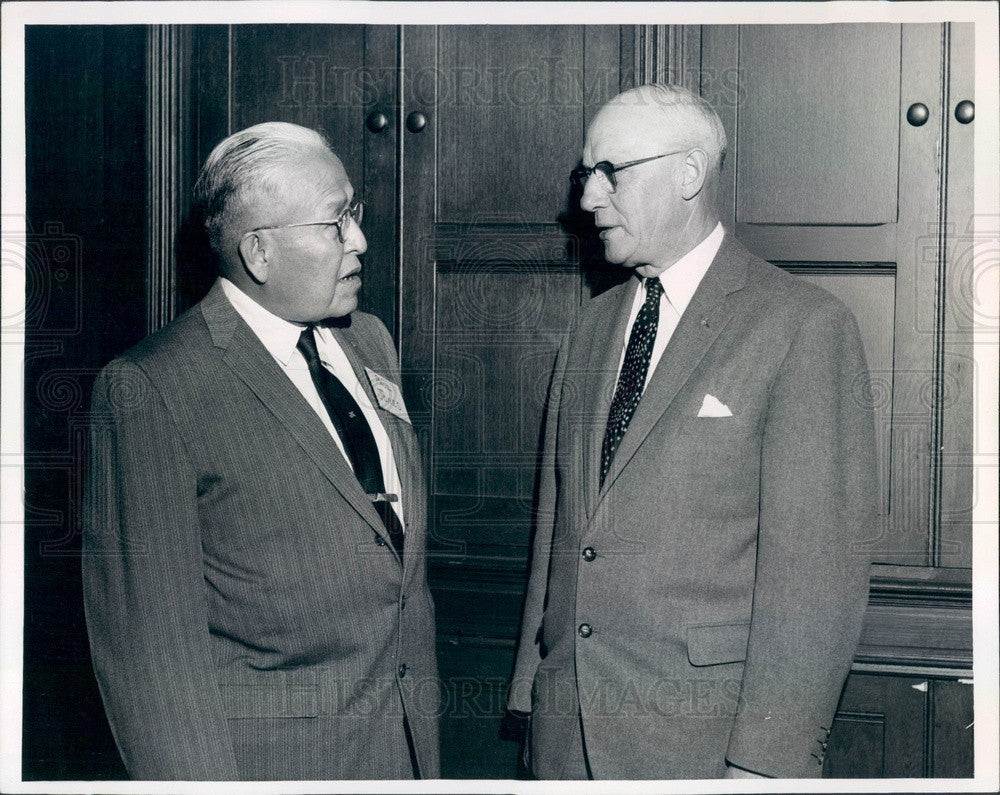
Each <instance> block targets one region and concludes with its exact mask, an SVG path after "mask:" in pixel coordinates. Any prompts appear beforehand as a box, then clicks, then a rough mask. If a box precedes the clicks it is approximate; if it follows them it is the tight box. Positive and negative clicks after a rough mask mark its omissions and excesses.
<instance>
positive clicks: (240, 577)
mask: <svg viewBox="0 0 1000 795" xmlns="http://www.w3.org/2000/svg"><path fill="white" fill-rule="evenodd" d="M335 333H336V334H337V336H338V339H339V341H340V343H341V345H342V346H343V348H344V350H345V352H346V353H347V355H348V358H349V359H350V360H351V363H352V365H353V366H354V369H355V371H356V372H357V373H358V375H359V378H360V380H361V383H362V384H363V385H365V388H366V389H368V388H369V384H368V379H367V377H366V375H365V372H364V365H367V366H369V367H371V368H372V369H373V370H375V371H377V372H379V373H381V374H382V375H383V376H385V377H386V378H389V379H391V380H392V381H394V382H396V383H397V384H398V383H399V370H398V362H397V359H396V355H395V351H394V349H393V346H392V341H391V339H390V337H389V335H388V333H387V332H386V330H385V327H384V326H383V325H382V324H381V323H380V322H379V321H378V320H377V319H376V318H374V317H372V316H370V315H366V314H364V313H360V312H357V313H354V314H353V315H351V318H350V325H349V326H348V327H346V328H343V329H340V330H337V331H336V332H335ZM369 398H370V399H371V400H372V402H373V405H376V406H377V405H378V404H377V402H376V401H375V398H374V397H373V396H372V395H371V394H370V393H369ZM92 413H93V415H92V416H93V431H92V456H91V466H90V472H89V476H88V493H87V506H86V519H85V535H84V558H83V574H84V597H85V604H86V613H87V625H88V629H89V633H90V642H91V649H92V653H93V660H94V668H95V671H96V673H97V679H98V683H99V685H100V689H101V693H102V695H103V698H104V702H105V706H106V709H107V713H108V717H109V720H110V723H111V727H112V731H113V732H114V735H115V739H116V741H117V743H118V747H119V749H120V750H121V753H122V757H123V759H124V761H125V765H126V767H127V769H128V772H129V775H130V776H132V777H133V778H139V779H195V780H198V779H344V778H348V779H353V778H386V779H393V778H410V777H412V775H413V773H412V767H411V764H410V759H409V752H408V749H407V742H406V738H405V736H404V729H403V718H404V715H405V716H406V717H407V718H408V720H409V724H410V726H411V727H412V734H413V740H414V744H415V750H416V756H417V758H418V760H419V765H420V772H421V774H422V775H423V776H424V777H427V778H433V777H437V776H438V726H437V714H438V695H439V690H438V680H437V666H436V661H435V646H434V607H433V604H432V601H431V595H430V592H429V591H428V589H427V584H426V574H425V560H424V557H425V556H424V550H425V533H426V509H425V492H424V481H423V473H422V468H421V463H420V456H419V451H418V447H417V441H416V437H415V435H414V433H413V430H412V428H411V427H410V426H409V425H408V424H407V423H406V422H404V421H402V420H400V419H398V418H397V417H395V416H394V415H392V414H390V413H389V412H386V411H382V410H381V409H380V410H379V414H380V416H381V419H382V422H383V424H384V425H385V428H386V431H387V433H388V435H389V438H390V440H391V443H392V446H393V452H394V455H395V458H396V462H397V465H398V468H399V473H400V477H401V479H402V492H403V493H402V499H403V501H404V502H403V504H404V511H405V515H406V518H407V528H406V529H407V537H406V550H405V552H406V554H405V556H404V562H403V563H402V564H401V562H400V559H399V557H398V556H397V555H396V553H395V551H394V549H393V547H392V546H391V544H390V543H389V538H388V535H387V533H386V531H385V528H384V526H383V524H382V522H381V520H380V519H379V516H378V514H377V513H376V511H375V509H374V508H373V507H372V504H371V502H370V501H369V499H368V498H367V497H366V496H365V494H364V493H363V492H362V490H361V487H360V485H359V484H358V481H357V479H356V478H355V477H354V475H353V474H352V472H351V471H350V468H349V467H348V465H347V463H346V462H345V460H344V457H343V455H342V454H341V453H340V451H339V450H338V449H337V446H336V444H335V443H334V441H333V439H332V438H331V437H330V435H329V433H328V432H327V430H326V429H325V428H324V426H323V424H322V422H321V421H320V419H319V417H317V416H316V414H315V412H314V411H313V409H312V408H311V407H310V406H309V405H308V404H307V403H306V401H305V400H304V398H303V397H302V396H301V394H300V393H299V392H298V390H297V389H296V388H295V386H294V385H293V384H292V383H291V381H290V380H289V379H288V377H287V376H286V375H285V374H284V373H283V372H282V370H281V369H280V367H279V366H278V365H277V364H276V363H275V361H274V360H273V359H272V358H271V356H270V354H268V352H267V350H266V349H265V348H264V346H263V345H262V344H261V343H260V341H259V340H258V339H257V337H256V336H255V335H254V333H253V332H252V331H251V330H250V328H249V327H248V326H247V325H246V323H245V322H244V321H243V319H242V318H241V317H240V316H239V315H238V314H237V312H236V310H235V309H234V308H233V307H232V305H231V304H230V303H229V301H228V300H227V299H226V297H225V294H224V293H223V292H222V290H221V288H220V286H219V285H218V284H217V285H216V286H215V287H214V288H213V289H212V291H211V292H210V293H209V295H208V296H207V297H206V298H205V299H204V300H203V301H202V302H201V303H200V304H199V305H198V306H196V307H194V308H193V309H192V310H191V311H190V312H188V313H186V314H185V315H183V316H182V317H180V318H178V319H177V320H176V321H175V322H173V323H171V324H170V325H169V326H167V327H166V328H164V329H163V330H162V331H160V332H158V333H157V334H154V335H153V336H151V337H149V338H148V339H146V340H145V341H143V342H142V343H140V344H139V345H138V346H136V347H135V348H133V349H132V350H130V351H128V352H127V353H126V354H125V355H124V356H122V357H121V358H119V359H116V360H115V361H114V362H112V363H111V364H110V365H108V367H107V368H105V370H104V371H103V372H102V373H101V375H100V376H99V378H98V380H97V383H96V385H95V388H94V398H93V407H92Z"/></svg>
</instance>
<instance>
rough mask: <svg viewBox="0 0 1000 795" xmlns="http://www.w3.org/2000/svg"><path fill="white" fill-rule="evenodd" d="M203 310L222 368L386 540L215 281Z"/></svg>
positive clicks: (349, 476)
mask: <svg viewBox="0 0 1000 795" xmlns="http://www.w3.org/2000/svg"><path fill="white" fill-rule="evenodd" d="M201 309H202V314H203V316H204V317H205V321H206V323H207V324H208V327H209V331H210V333H211V335H212V341H213V343H214V344H215V346H216V347H217V348H221V349H222V360H223V361H224V362H225V363H226V365H227V366H228V367H229V368H230V369H231V370H232V371H233V372H234V373H235V374H236V376H237V377H238V378H239V379H240V380H242V381H243V383H245V384H246V385H247V386H248V387H249V388H250V389H251V390H252V391H253V393H254V394H255V395H256V396H257V398H258V399H259V400H260V401H261V403H263V404H264V405H265V406H266V407H267V409H268V410H269V411H270V412H271V414H273V415H274V417H275V419H276V420H277V421H278V422H280V423H281V424H282V426H283V427H284V428H285V429H286V430H287V431H288V433H289V435H290V436H291V437H292V438H293V439H294V440H295V441H296V443H298V445H299V446H300V447H301V448H302V449H303V451H304V452H305V453H306V455H307V456H308V457H309V458H311V459H312V461H313V462H314V463H315V464H316V466H317V467H319V469H320V471H321V472H322V473H323V474H324V475H325V476H326V478H327V479H328V480H329V481H330V482H331V483H332V484H333V486H334V488H336V489H337V491H338V492H340V494H341V496H342V497H343V498H344V499H345V500H346V501H347V503H348V504H349V505H351V506H352V507H353V508H354V509H355V510H356V511H357V512H358V514H360V516H361V517H362V518H363V519H364V520H365V521H366V522H368V524H370V525H371V526H372V528H373V529H374V530H375V531H376V532H377V533H379V534H380V535H381V536H383V538H384V539H385V540H386V542H389V535H388V533H387V532H386V529H385V526H384V525H383V524H382V520H381V519H380V518H379V515H378V513H377V512H376V511H375V508H374V507H373V506H372V504H371V501H370V500H369V499H368V498H367V496H366V495H365V493H364V492H363V491H362V489H361V484H360V483H358V479H357V478H356V477H355V476H354V473H353V472H352V471H351V468H350V467H349V466H348V465H347V462H346V461H345V460H344V456H343V454H342V453H341V452H340V449H339V448H338V447H337V444H336V442H334V440H333V439H332V437H331V436H330V433H329V432H328V431H327V429H326V427H325V426H324V425H323V422H322V421H321V420H320V418H319V417H317V416H316V412H315V411H313V409H312V407H311V406H310V405H309V403H308V402H306V399H305V398H304V397H302V394H301V393H300V392H299V390H298V389H296V388H295V385H294V384H293V383H292V382H291V380H289V378H288V376H287V375H285V373H284V372H283V371H282V370H281V367H280V366H279V365H278V363H277V362H275V361H274V359H273V358H272V356H271V355H270V354H269V353H268V352H267V349H266V348H265V347H264V345H263V343H261V341H260V340H259V339H258V338H257V335H256V334H254V333H253V331H252V330H251V329H250V327H249V326H248V325H247V324H246V323H245V322H244V321H243V318H241V317H240V316H239V313H238V312H237V311H236V310H235V309H234V308H233V306H232V304H230V303H229V299H228V298H226V296H225V293H224V292H223V291H222V289H221V286H220V285H219V284H218V283H217V284H216V285H215V287H213V288H212V290H211V292H210V293H209V294H208V296H206V297H205V299H204V300H203V301H202V304H201ZM390 547H391V543H390Z"/></svg>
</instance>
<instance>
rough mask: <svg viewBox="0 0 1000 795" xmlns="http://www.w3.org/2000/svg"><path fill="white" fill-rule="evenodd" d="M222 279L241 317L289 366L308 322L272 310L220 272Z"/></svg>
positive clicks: (269, 348)
mask: <svg viewBox="0 0 1000 795" xmlns="http://www.w3.org/2000/svg"><path fill="white" fill-rule="evenodd" d="M219 281H220V282H221V283H222V291H223V292H224V293H225V294H226V298H228V299H229V303H231V304H232V305H233V308H234V309H235V310H236V311H237V312H239V313H240V317H242V318H243V319H244V320H245V321H246V323H247V325H248V326H250V329H251V330H252V331H253V333H254V334H256V335H257V337H258V338H259V339H260V341H261V342H262V343H263V344H264V347H265V348H267V350H268V352H269V353H270V354H271V355H272V356H273V357H274V358H275V359H277V360H278V361H279V362H280V363H281V364H282V366H284V367H287V366H288V362H289V361H290V360H291V358H292V354H293V353H295V346H296V345H298V342H299V337H300V336H301V334H302V329H303V328H305V326H302V325H298V324H295V323H291V322H289V321H287V320H284V319H282V318H280V317H278V316H277V315H275V314H274V313H272V312H269V311H268V310H267V309H265V308H264V307H262V306H261V305H260V304H258V303H257V302H256V301H254V300H253V299H252V298H251V297H250V296H249V295H247V294H246V293H245V292H243V291H242V290H241V289H240V288H239V287H237V286H236V285H235V284H233V283H232V282H231V281H229V279H227V278H225V277H224V276H220V277H219Z"/></svg>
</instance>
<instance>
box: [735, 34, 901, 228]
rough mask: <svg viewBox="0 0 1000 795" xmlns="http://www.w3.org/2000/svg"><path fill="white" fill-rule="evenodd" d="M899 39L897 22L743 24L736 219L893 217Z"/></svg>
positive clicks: (869, 220) (864, 220)
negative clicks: (891, 23) (890, 23)
mask: <svg viewBox="0 0 1000 795" xmlns="http://www.w3.org/2000/svg"><path fill="white" fill-rule="evenodd" d="M899 40H900V28H899V26H898V25H878V24H866V25H753V26H744V27H743V28H741V31H740V52H739V68H740V78H741V82H742V87H741V93H742V95H743V96H744V97H745V100H746V101H745V102H744V103H743V107H742V113H741V114H740V120H739V133H738V139H737V140H738V144H737V146H736V147H734V151H733V154H734V155H735V157H736V160H737V170H738V173H739V176H738V184H739V194H738V205H737V219H738V220H739V221H741V222H744V223H766V224H825V225H830V224H878V223H889V222H892V221H895V220H896V166H897V156H896V153H897V147H898V131H899V116H898V112H897V107H898V105H899ZM832 75H836V79H831V76H832Z"/></svg>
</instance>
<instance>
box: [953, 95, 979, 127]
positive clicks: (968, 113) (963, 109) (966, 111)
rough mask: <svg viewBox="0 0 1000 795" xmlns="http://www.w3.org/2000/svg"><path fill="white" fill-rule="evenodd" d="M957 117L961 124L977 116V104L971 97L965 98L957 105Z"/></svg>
mask: <svg viewBox="0 0 1000 795" xmlns="http://www.w3.org/2000/svg"><path fill="white" fill-rule="evenodd" d="M955 118H956V119H958V121H959V123H960V124H968V123H969V122H970V121H972V120H973V119H974V118H976V105H975V103H973V101H972V100H971V99H963V100H962V101H961V102H959V103H958V104H957V105H956V106H955Z"/></svg>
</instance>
